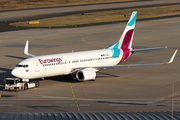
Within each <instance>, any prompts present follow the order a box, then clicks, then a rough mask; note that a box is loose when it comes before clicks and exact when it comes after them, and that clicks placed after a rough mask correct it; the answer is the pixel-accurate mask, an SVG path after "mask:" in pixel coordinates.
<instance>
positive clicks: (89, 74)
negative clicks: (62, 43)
mask: <svg viewBox="0 0 180 120" xmlns="http://www.w3.org/2000/svg"><path fill="white" fill-rule="evenodd" d="M76 78H77V79H78V80H79V81H85V80H95V79H96V71H95V70H93V69H90V68H86V69H83V70H81V71H78V72H77V73H76Z"/></svg>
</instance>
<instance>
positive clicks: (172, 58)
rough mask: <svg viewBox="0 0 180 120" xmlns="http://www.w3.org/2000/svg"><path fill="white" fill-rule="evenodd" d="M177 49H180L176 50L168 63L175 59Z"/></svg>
mask: <svg viewBox="0 0 180 120" xmlns="http://www.w3.org/2000/svg"><path fill="white" fill-rule="evenodd" d="M177 51H178V50H176V51H175V52H174V54H173V56H172V57H171V59H170V60H169V62H168V63H167V64H170V63H172V62H173V60H174V58H175V56H176V53H177Z"/></svg>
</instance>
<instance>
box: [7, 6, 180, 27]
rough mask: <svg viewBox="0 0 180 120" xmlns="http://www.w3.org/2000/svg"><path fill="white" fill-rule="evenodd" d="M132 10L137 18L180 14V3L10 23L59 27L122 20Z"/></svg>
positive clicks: (25, 25)
mask: <svg viewBox="0 0 180 120" xmlns="http://www.w3.org/2000/svg"><path fill="white" fill-rule="evenodd" d="M132 11H138V16H137V19H144V18H153V17H163V16H170V15H178V14H180V5H172V6H161V7H145V8H135V9H123V10H112V11H103V12H92V13H85V14H84V15H81V14H75V15H68V16H61V17H54V18H48V19H39V20H35V21H39V22H40V23H39V24H34V25H30V24H28V22H29V21H25V22H16V23H10V24H9V25H13V26H22V27H57V26H71V25H82V24H91V23H102V22H110V21H122V20H128V19H129V17H130V15H131V13H132ZM116 15H126V17H116Z"/></svg>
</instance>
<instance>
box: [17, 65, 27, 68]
mask: <svg viewBox="0 0 180 120" xmlns="http://www.w3.org/2000/svg"><path fill="white" fill-rule="evenodd" d="M16 67H23V68H26V67H28V65H16Z"/></svg>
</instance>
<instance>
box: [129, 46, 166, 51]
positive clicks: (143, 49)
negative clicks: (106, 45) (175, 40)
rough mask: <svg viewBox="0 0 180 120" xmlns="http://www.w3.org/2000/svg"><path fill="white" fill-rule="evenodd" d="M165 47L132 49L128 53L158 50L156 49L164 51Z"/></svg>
mask: <svg viewBox="0 0 180 120" xmlns="http://www.w3.org/2000/svg"><path fill="white" fill-rule="evenodd" d="M166 48H167V47H154V48H142V49H134V50H130V51H129V52H140V51H148V50H158V49H166Z"/></svg>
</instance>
